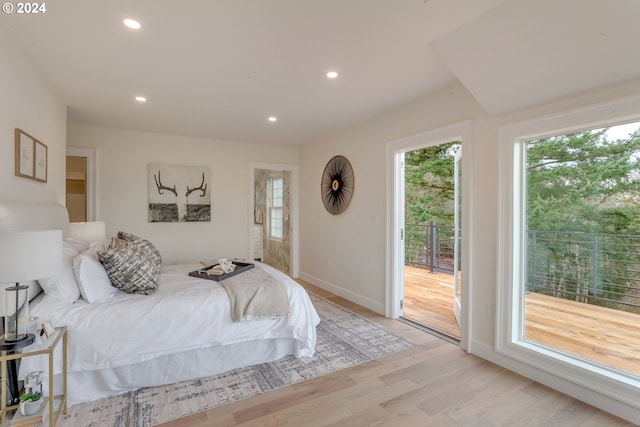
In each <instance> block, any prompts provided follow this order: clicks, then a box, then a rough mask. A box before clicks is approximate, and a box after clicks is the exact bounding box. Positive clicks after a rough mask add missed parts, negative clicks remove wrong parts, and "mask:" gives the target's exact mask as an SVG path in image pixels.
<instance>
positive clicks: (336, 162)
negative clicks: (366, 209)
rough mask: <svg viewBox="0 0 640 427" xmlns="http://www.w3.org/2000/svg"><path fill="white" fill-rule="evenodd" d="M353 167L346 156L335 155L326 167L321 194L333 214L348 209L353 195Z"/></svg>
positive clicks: (328, 210)
mask: <svg viewBox="0 0 640 427" xmlns="http://www.w3.org/2000/svg"><path fill="white" fill-rule="evenodd" d="M353 183H354V179H353V168H352V167H351V163H349V160H347V158H346V157H344V156H334V157H333V158H332V159H331V160H329V162H328V163H327V165H326V166H325V167H324V172H323V173H322V182H321V183H320V195H321V196H322V203H324V207H325V209H326V210H327V212H329V213H330V214H331V215H339V214H341V213H342V212H344V210H345V209H347V206H349V202H350V201H351V196H352V195H353Z"/></svg>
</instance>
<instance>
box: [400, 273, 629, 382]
mask: <svg viewBox="0 0 640 427" xmlns="http://www.w3.org/2000/svg"><path fill="white" fill-rule="evenodd" d="M404 295H405V301H406V302H405V311H404V312H405V316H406V317H409V318H410V319H412V320H415V321H417V322H419V323H422V324H425V325H427V326H430V327H432V328H434V329H437V330H440V331H441V332H444V333H446V334H448V335H451V336H453V337H456V338H459V337H460V332H459V330H458V329H457V324H456V323H455V316H454V314H453V308H452V306H453V276H452V275H447V274H443V273H435V274H434V273H430V272H429V271H428V270H425V269H421V268H416V267H409V266H407V267H405V289H404ZM525 338H526V339H528V340H531V341H534V342H536V343H539V344H543V345H545V346H548V347H551V348H554V349H556V350H560V351H562V352H566V353H569V354H573V355H576V356H578V357H582V358H584V359H586V360H590V361H593V362H597V363H600V364H602V365H605V366H609V367H612V368H615V369H619V370H622V371H625V372H628V373H631V374H634V375H640V345H638V343H639V342H640V314H636V313H629V312H624V311H620V310H614V309H611V308H607V307H599V306H595V305H590V304H585V303H580V302H576V301H571V300H566V299H562V298H555V297H552V296H548V295H541V294H538V293H534V292H531V293H528V294H527V295H526V296H525Z"/></svg>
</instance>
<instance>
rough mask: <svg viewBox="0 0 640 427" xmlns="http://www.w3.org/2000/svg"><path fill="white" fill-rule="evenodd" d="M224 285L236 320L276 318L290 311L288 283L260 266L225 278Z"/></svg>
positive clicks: (222, 282) (232, 314) (232, 316)
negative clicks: (282, 281)
mask: <svg viewBox="0 0 640 427" xmlns="http://www.w3.org/2000/svg"><path fill="white" fill-rule="evenodd" d="M220 284H221V285H222V287H224V289H225V290H226V291H227V295H229V300H231V319H232V320H233V321H234V322H244V321H248V320H258V319H272V318H275V317H278V316H283V315H285V314H287V313H288V312H289V310H290V308H289V295H288V294H287V288H286V287H285V285H284V284H282V283H280V282H279V281H278V280H277V279H276V278H275V277H273V276H271V275H270V274H269V273H267V272H266V271H264V270H262V269H261V268H259V267H254V268H252V269H250V270H247V271H243V272H242V273H240V274H237V275H235V276H232V277H229V278H228V279H224V280H221V281H220Z"/></svg>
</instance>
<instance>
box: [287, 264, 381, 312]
mask: <svg viewBox="0 0 640 427" xmlns="http://www.w3.org/2000/svg"><path fill="white" fill-rule="evenodd" d="M298 278H300V279H301V280H304V281H305V282H309V283H311V284H312V285H315V286H317V287H319V288H322V289H324V290H325V291H329V292H331V293H333V294H336V295H338V296H340V297H342V298H346V299H348V300H349V301H351V302H354V303H356V304H358V305H361V306H363V307H365V308H368V309H369V310H373V311H375V312H376V313H378V314H381V315H383V316H384V303H380V302H378V301H375V300H372V299H371V298H367V297H365V296H362V295H360V294H357V293H355V292H352V291H350V290H348V289H345V288H343V287H340V286H338V285H335V284H333V283H330V282H327V281H325V280H322V279H319V278H317V277H315V276H312V275H311V274H307V273H303V272H301V273H300V274H299V276H298Z"/></svg>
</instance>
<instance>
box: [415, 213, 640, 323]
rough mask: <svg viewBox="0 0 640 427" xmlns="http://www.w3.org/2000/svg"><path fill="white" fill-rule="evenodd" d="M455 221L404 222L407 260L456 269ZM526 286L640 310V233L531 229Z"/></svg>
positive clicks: (417, 264) (431, 267)
mask: <svg viewBox="0 0 640 427" xmlns="http://www.w3.org/2000/svg"><path fill="white" fill-rule="evenodd" d="M453 231H454V230H453V225H436V224H435V223H433V222H432V223H430V224H427V225H424V224H421V225H416V224H409V225H405V264H406V265H409V266H412V267H419V268H425V269H429V270H430V271H432V272H434V271H438V272H442V273H451V274H453V250H454V233H453ZM527 237H528V239H527V245H528V248H527V249H528V250H527V266H526V281H527V283H526V286H527V291H529V292H538V293H542V294H546V295H551V296H555V297H558V298H564V299H570V300H574V301H579V302H584V303H589V304H596V305H601V306H605V307H611V308H616V309H618V310H625V311H631V312H638V313H640V236H636V235H621V234H616V235H612V234H598V233H579V232H564V231H540V230H529V231H528V233H527Z"/></svg>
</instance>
